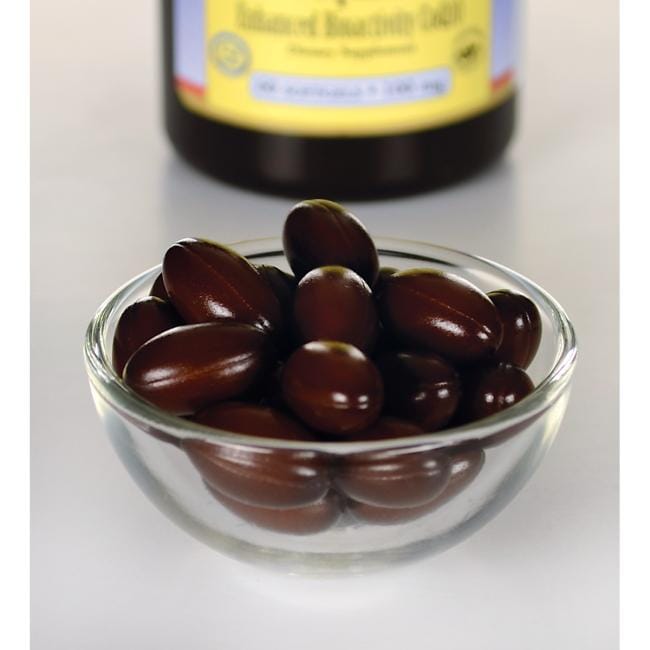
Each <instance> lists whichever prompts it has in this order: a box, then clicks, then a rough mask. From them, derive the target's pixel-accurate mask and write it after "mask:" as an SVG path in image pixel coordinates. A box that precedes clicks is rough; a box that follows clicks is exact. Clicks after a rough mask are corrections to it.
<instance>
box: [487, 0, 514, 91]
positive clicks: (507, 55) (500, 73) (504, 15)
mask: <svg viewBox="0 0 650 650" xmlns="http://www.w3.org/2000/svg"><path fill="white" fill-rule="evenodd" d="M519 5H520V0H493V1H492V79H493V80H497V79H503V78H505V77H507V76H508V75H514V73H515V68H516V63H517V50H518V43H517V31H518V30H517V27H518V21H519V15H518V14H519V9H520V6H519Z"/></svg>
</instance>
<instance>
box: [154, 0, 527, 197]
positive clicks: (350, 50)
mask: <svg viewBox="0 0 650 650" xmlns="http://www.w3.org/2000/svg"><path fill="white" fill-rule="evenodd" d="M520 4H521V0H300V2H296V1H295V0H163V52H164V92H165V122H166V128H167V132H168V134H169V137H170V139H171V141H172V143H173V145H174V146H175V148H176V149H177V151H178V152H179V153H180V154H181V155H182V156H183V157H184V158H185V159H187V160H188V161H189V162H191V163H192V164H193V165H195V166H197V167H199V168H200V169H202V170H204V171H205V172H208V173H210V174H212V175H214V176H216V177H218V178H221V179H224V180H226V181H229V182H233V183H236V184H240V185H245V186H248V187H254V188H257V189H261V190H267V191H272V192H278V193H283V194H293V195H301V196H327V197H330V198H333V199H340V198H354V197H359V198H361V197H367V198H372V197H378V196H384V195H389V194H400V193H408V192H412V191H418V190H423V189H429V188H434V187H437V186H441V185H445V184H449V183H452V182H455V181H459V180H461V179H463V178H465V177H467V176H470V175H471V174H473V173H475V172H477V171H479V170H481V169H482V168H484V167H485V166H486V165H488V164H489V163H491V162H493V161H495V160H496V159H497V158H498V157H499V156H500V155H501V153H502V152H503V151H504V149H505V148H506V145H507V144H508V142H509V140H510V138H511V136H512V132H513V127H514V121H515V103H516V90H517V78H516V63H517V61H516V53H517V47H518V42H517V41H518V28H519V17H518V13H519V10H520Z"/></svg>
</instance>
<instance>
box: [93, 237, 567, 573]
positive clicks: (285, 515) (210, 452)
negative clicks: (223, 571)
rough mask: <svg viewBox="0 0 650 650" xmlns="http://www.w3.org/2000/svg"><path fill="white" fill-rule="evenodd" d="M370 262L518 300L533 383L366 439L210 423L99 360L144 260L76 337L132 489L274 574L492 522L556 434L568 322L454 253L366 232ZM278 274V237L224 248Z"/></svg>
mask: <svg viewBox="0 0 650 650" xmlns="http://www.w3.org/2000/svg"><path fill="white" fill-rule="evenodd" d="M376 243H377V247H378V249H379V253H380V262H381V264H382V265H384V266H391V267H396V268H400V269H404V268H413V267H430V268H435V269H441V270H445V271H450V272H453V273H455V274H457V275H459V276H461V277H463V278H466V279H467V280H469V281H471V282H473V283H474V284H475V285H477V286H478V287H480V288H482V289H483V290H484V291H492V290H496V289H510V290H512V291H516V292H519V293H522V294H524V295H526V296H528V297H529V298H530V299H531V300H533V302H535V304H536V305H537V306H538V308H539V311H540V313H541V318H542V328H543V329H542V340H541V344H540V348H539V352H538V354H537V356H536V358H535V360H534V362H533V364H532V365H531V367H530V368H529V369H528V372H529V374H530V376H531V378H532V379H533V381H534V383H535V386H536V388H535V390H534V391H533V392H532V393H531V394H530V395H528V396H527V397H526V398H525V399H523V400H522V401H520V402H519V403H517V404H515V405H514V406H512V407H510V408H508V409H507V410H505V411H502V412H501V413H498V414H496V415H493V416H491V417H489V418H485V419H484V420H481V421H478V422H476V423H471V424H468V425H465V426H461V427H457V428H452V429H447V430H444V431H442V432H437V433H430V434H426V435H420V436H417V437H413V438H406V439H404V438H402V439H399V440H380V441H372V442H313V443H311V442H310V443H306V442H294V441H285V440H269V439H268V438H267V439H265V438H256V437H253V436H244V435H238V434H234V433H230V432H227V431H218V430H215V429H211V428H206V427H204V426H201V425H199V424H194V423H192V422H189V421H187V420H184V419H182V418H179V417H175V416H172V415H169V414H167V413H165V412H163V411H161V410H159V409H158V408H156V407H154V406H152V405H150V404H149V403H147V402H145V401H144V400H142V399H141V398H140V397H138V396H137V395H136V394H135V393H133V392H132V391H131V390H130V389H129V388H128V387H127V386H126V385H125V384H124V383H123V382H122V381H121V380H120V378H119V377H118V376H117V375H116V373H115V372H114V371H113V368H112V365H111V353H110V350H111V342H112V338H113V332H114V329H115V325H116V323H117V320H118V318H119V316H120V315H121V313H122V311H123V310H124V308H125V307H126V306H127V305H129V304H130V303H132V302H133V301H134V300H136V299H137V298H140V297H143V296H145V295H147V294H148V292H149V289H150V287H151V285H152V283H153V281H154V279H155V278H156V276H157V274H158V273H159V272H160V267H156V268H154V269H151V270H149V271H146V272H145V273H142V274H141V275H139V276H138V277H136V278H134V279H133V280H131V281H130V282H128V283H127V284H125V285H124V286H123V287H122V288H120V289H118V290H117V291H116V292H115V293H114V294H113V295H112V296H110V297H109V298H108V299H107V300H106V301H105V302H104V303H103V304H102V305H101V307H100V308H99V310H98V311H97V313H96V314H95V316H94V318H93V319H92V321H91V323H90V325H89V327H88V331H87V335H86V340H85V348H84V351H85V360H86V366H87V371H88V376H89V379H90V387H91V391H92V395H93V398H94V401H95V405H96V407H97V411H98V413H99V415H100V417H101V419H102V421H103V423H104V426H105V428H106V430H107V431H108V434H109V436H110V440H111V443H112V445H113V447H114V448H115V450H116V452H117V454H118V456H119V457H120V459H121V460H122V462H123V463H124V465H125V466H126V468H127V470H128V472H129V473H130V474H131V476H132V477H133V479H134V480H135V481H136V483H137V484H138V485H139V486H140V488H141V489H142V491H143V492H144V493H145V494H146V495H147V496H148V497H149V498H150V499H151V501H153V503H154V504H155V505H156V506H157V507H158V508H159V509H160V510H161V511H162V512H163V513H165V514H166V515H167V516H168V517H169V518H170V519H171V520H172V521H174V522H176V523H177V524H178V525H179V526H181V527H182V528H183V529H185V530H186V531H187V532H189V533H190V534H191V535H193V536H194V537H196V538H198V539H199V540H201V541H202V542H205V543H206V544H208V545H210V546H211V547H213V548H215V549H216V550H218V551H220V552H222V553H224V554H226V555H229V556H232V557H235V558H238V559H240V560H244V561H247V562H251V563H257V564H264V565H268V566H271V567H274V568H278V569H280V570H282V571H285V572H299V573H309V574H325V573H332V572H348V573H351V572H364V571H368V570H372V569H377V568H381V567H387V566H393V565H395V564H397V563H400V562H405V561H410V560H414V559H416V558H420V557H423V556H428V555H432V554H434V553H438V552H440V551H443V550H445V549H447V548H449V547H451V546H453V545H454V544H457V543H458V542H460V541H461V540H463V539H465V538H467V537H468V536H469V535H471V534H472V533H473V532H474V531H475V530H477V529H478V528H480V527H481V526H483V525H484V524H485V523H486V522H488V521H489V520H490V519H492V518H493V517H494V516H495V515H496V514H497V513H498V512H499V511H500V510H501V509H502V508H504V507H505V506H506V505H507V504H508V503H509V502H510V500H511V499H512V498H513V497H514V496H515V494H517V492H518V491H519V490H520V489H521V487H522V486H523V485H524V483H525V482H526V481H527V479H528V478H529V477H530V476H531V474H532V473H533V472H534V470H535V468H536V467H537V466H538V464H539V462H540V460H541V459H542V457H543V456H544V454H545V453H546V451H547V450H548V448H549V446H550V445H551V443H552V442H553V439H554V438H555V435H556V434H557V431H558V428H559V426H560V422H561V420H562V417H563V415H564V412H565V409H566V406H567V402H568V399H569V388H570V383H571V376H572V374H573V370H574V366H575V361H576V341H575V335H574V331H573V327H572V326H571V323H570V322H569V320H568V318H567V316H566V314H565V313H564V310H563V309H562V308H561V307H560V305H559V304H558V303H557V302H556V301H555V300H554V299H553V298H552V297H551V296H550V295H548V294H547V293H546V292H545V291H544V290H543V289H541V288H539V287H538V286H536V285H535V284H534V283H532V282H531V281H530V280H528V279H526V278H524V277H523V276H521V275H519V274H518V273H515V272H514V271H511V270H510V269H507V268H505V267H503V266H501V265H500V264H496V263H494V262H490V261H488V260H485V259H482V258H479V257H475V256H472V255H467V254H465V253H461V252H459V251H456V250H451V249H448V248H443V247H440V246H433V245H429V244H423V243H418V242H410V241H404V240H399V239H387V238H377V239H376ZM233 248H235V249H236V250H237V251H239V252H240V253H241V254H242V255H245V256H246V257H248V259H250V260H252V261H254V262H255V263H264V264H273V265H276V266H279V267H280V268H283V269H285V270H288V266H287V263H286V260H285V258H284V256H283V253H282V244H281V241H280V240H279V239H260V240H255V241H246V242H240V243H237V244H234V245H233Z"/></svg>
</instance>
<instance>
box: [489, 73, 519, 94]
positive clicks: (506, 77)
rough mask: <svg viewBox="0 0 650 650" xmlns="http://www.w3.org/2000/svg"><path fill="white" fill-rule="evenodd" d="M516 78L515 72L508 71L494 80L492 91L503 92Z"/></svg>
mask: <svg viewBox="0 0 650 650" xmlns="http://www.w3.org/2000/svg"><path fill="white" fill-rule="evenodd" d="M514 77H515V73H514V71H513V70H507V71H506V72H504V73H503V74H502V75H499V76H498V77H495V78H494V79H492V90H495V91H496V90H501V88H505V87H506V86H507V85H508V84H509V83H510V82H511V81H512V80H513V79H514Z"/></svg>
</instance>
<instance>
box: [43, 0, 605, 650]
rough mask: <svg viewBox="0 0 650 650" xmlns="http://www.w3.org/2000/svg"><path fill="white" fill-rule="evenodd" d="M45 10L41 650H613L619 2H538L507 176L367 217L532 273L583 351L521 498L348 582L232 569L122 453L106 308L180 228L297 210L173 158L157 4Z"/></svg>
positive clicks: (252, 226) (495, 172)
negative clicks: (88, 340)
mask: <svg viewBox="0 0 650 650" xmlns="http://www.w3.org/2000/svg"><path fill="white" fill-rule="evenodd" d="M32 7H33V11H32V16H33V18H32V20H33V24H32V30H33V33H32V75H33V77H32V107H33V109H32V110H33V117H32V123H33V131H32V133H33V135H32V151H33V157H32V166H33V171H32V212H33V215H32V285H33V291H32V300H33V309H32V323H33V325H32V328H33V329H32V403H33V407H32V408H33V415H32V428H33V431H32V560H33V567H32V572H33V575H32V601H33V607H32V617H33V619H32V620H33V622H32V626H33V633H32V634H33V646H32V647H33V648H34V650H41V649H43V650H44V649H47V650H57V649H61V650H71V649H72V650H76V649H77V648H79V649H84V650H100V649H106V650H108V649H110V650H114V649H115V648H138V649H139V650H145V649H148V648H152V649H154V648H155V649H156V650H161V649H162V650H166V649H168V648H170V649H171V648H183V649H186V650H203V649H207V648H219V650H230V649H240V648H245V649H248V648H257V647H270V648H282V649H283V650H303V649H305V648H309V649H310V650H321V649H325V648H330V647H338V648H353V647H370V648H374V649H375V650H389V649H391V650H392V649H393V648H395V647H396V646H402V647H414V648H430V647H444V648H446V649H447V650H476V649H481V650H490V649H495V650H511V649H512V650H522V649H523V650H537V649H539V650H548V649H549V648H553V649H558V650H562V649H564V648H571V650H577V649H585V650H612V648H615V647H616V645H617V636H618V630H617V611H618V609H617V603H618V596H617V573H618V564H617V552H618V539H617V519H618V510H617V497H618V476H617V454H618V435H617V420H618V407H617V389H618V380H617V367H616V366H617V354H618V300H617V285H618V253H617V250H618V246H617V241H618V231H617V214H618V181H617V178H618V148H617V138H618V133H617V131H618V100H617V97H618V81H617V68H618V56H617V34H618V17H617V3H615V2H613V1H608V2H590V1H589V0H573V2H568V3H567V2H563V1H561V0H548V1H547V2H529V3H527V8H528V15H527V20H526V23H527V25H526V57H525V70H526V72H525V77H526V87H525V93H524V97H523V106H522V112H521V118H522V119H521V127H520V130H519V133H518V135H517V138H516V142H515V143H514V145H513V146H512V148H511V149H510V151H509V153H508V155H507V156H506V158H505V159H504V160H503V162H502V163H500V164H499V165H497V166H496V167H494V168H493V169H492V170H491V171H489V172H488V173H486V174H484V175H482V176H481V177H479V178H477V179H475V180H473V181H471V182H468V183H466V184H463V185H461V186H459V187H455V188H452V189H449V190H446V191H443V192H440V193H436V194H430V195H422V196H417V197H414V198H408V199H402V200H393V201H384V202H378V203H364V204H353V205H352V206H351V207H352V208H353V209H354V210H355V211H357V212H358V214H360V215H361V217H362V218H363V219H364V220H365V221H366V222H367V224H368V226H369V228H370V229H371V230H372V231H373V232H374V233H376V234H389V235H390V234H396V233H398V234H400V235H402V236H407V237H408V238H412V239H421V240H424V241H436V242H438V243H441V244H446V245H450V246H454V247H459V248H462V249H465V250H468V251H472V252H476V253H479V254H481V255H484V256H486V257H489V258H492V259H496V260H499V261H501V262H503V263H504V264H506V265H508V266H511V267H514V268H516V269H518V270H519V271H521V272H522V273H524V274H525V275H528V276H529V277H531V278H533V279H534V280H536V281H537V282H538V283H539V284H541V285H542V286H544V287H545V288H546V289H548V290H549V291H550V292H551V293H552V294H554V295H555V296H556V297H557V298H558V299H559V300H560V302H561V303H562V304H563V305H564V306H565V308H566V309H567V310H568V312H569V314H570V316H571V317H572V319H573V320H574V322H575V326H576V329H577V331H578V335H579V340H580V347H581V351H580V361H579V368H578V372H577V374H576V378H575V386H574V391H573V397H572V402H571V404H570V407H569V410H568V413H567V416H566V419H565V421H564V424H563V426H562V430H561V432H560V436H559V438H558V440H557V442H556V444H555V446H554V447H553V448H552V450H551V451H550V453H549V455H548V456H547V458H546V460H545V462H544V463H543V465H542V466H541V468H540V469H539V471H538V472H537V473H536V474H535V476H534V477H533V478H532V480H531V481H530V482H529V484H528V485H527V486H526V487H525V488H524V490H523V491H522V492H521V494H520V495H519V496H518V497H517V498H516V500H515V501H514V502H513V503H512V504H511V506H510V507H509V508H507V509H506V510H505V511H504V512H503V513H502V514H501V515H500V516H499V517H498V518H497V519H496V520H494V521H493V522H491V523H490V524H489V525H488V526H486V527H485V528H484V529H483V530H481V531H480V532H479V533H477V534H476V535H474V536H473V537H472V538H471V539H469V540H468V541H466V542H465V543H463V544H461V545H459V546H457V547H455V548H454V549H452V550H450V551H448V552H447V553H445V554H443V555H440V556H438V557H435V558H432V559H430V560H426V561H424V562H421V563H418V564H415V565H412V566H410V567H406V568H404V569H401V570H399V571H396V572H392V573H390V574H387V575H381V574H380V575H374V576H370V577H364V578H358V579H355V580H345V581H343V582H341V581H328V582H314V581H310V580H305V579H296V578H284V577H269V575H267V574H265V573H264V574H261V573H258V572H256V571H254V570H252V569H250V568H247V567H245V566H244V565H240V564H238V563H236V562H234V561H232V560H228V559H225V558H222V557H220V556H219V555H217V554H216V553H214V552H213V551H211V550H210V549H208V548H206V547H204V546H202V545H201V544H200V543H199V542H197V541H195V540H193V539H192V538H190V537H189V536H188V535H186V534H185V533H184V532H183V531H182V530H180V529H178V528H176V527H175V526H174V525H173V524H171V523H170V522H169V521H167V520H166V519H165V518H164V517H163V516H162V515H161V514H159V513H158V512H157V511H156V510H155V509H154V508H153V507H152V506H151V505H150V504H149V503H148V502H147V500H146V499H145V497H144V496H143V495H142V494H141V493H140V492H139V490H138V488H137V487H136V486H135V484H134V483H133V482H132V481H131V480H130V479H129V477H128V476H127V474H126V471H125V470H124V468H123V467H122V466H121V465H120V463H119V461H118V459H117V457H116V455H115V454H114V453H113V451H112V449H111V447H110V446H109V443H108V440H107V438H106V436H105V435H104V434H103V432H102V430H101V426H100V423H99V421H98V419H97V417H96V415H95V412H94V409H93V405H92V403H91V399H90V396H89V393H88V389H87V385H86V379H85V376H84V369H83V365H82V358H81V342H82V337H83V333H84V329H85V327H86V324H87V322H88V320H89V318H90V316H91V315H92V313H93V311H94V310H95V308H96V307H97V305H98V303H99V302H100V301H101V300H102V299H103V298H104V297H105V296H106V295H107V294H108V293H109V292H110V291H112V290H113V289H114V288H115V287H116V286H117V285H118V284H120V283H122V282H123V281H125V280H126V279H128V278H130V277H131V276H133V275H135V274H136V273H138V272H139V271H141V270H142V269H144V268H147V267H149V266H152V265H153V264H155V263H157V262H158V260H159V258H160V255H161V251H163V250H164V248H165V247H166V246H167V245H168V244H169V243H170V242H172V241H173V240H175V239H177V238H180V237H183V236H187V235H195V234H198V235H208V236H212V237H213V238H216V239H221V240H237V239H243V238H248V237H250V236H251V235H253V234H254V235H256V236H262V235H274V234H276V233H277V232H278V231H279V229H280V227H281V222H282V219H283V215H284V214H285V213H286V211H287V208H288V207H289V206H290V205H291V201H289V200H285V199H278V198H269V197H267V196H263V195H258V194H254V193H251V192H245V191H242V190H238V189H234V188H231V187H227V186H225V185H222V184H220V183H217V182H213V181H211V180H208V179H207V178H205V177H203V176H201V175H199V174H197V173H196V172H194V171H193V170H191V169H189V168H188V167H187V166H186V165H185V164H183V163H182V162H180V161H179V160H178V159H177V158H176V157H175V155H174V154H173V152H172V151H171V149H170V147H169V145H168V143H167V141H166V139H165V137H164V135H163V132H162V129H161V124H160V121H161V120H160V113H159V112H160V107H159V101H158V100H159V92H158V41H157V38H158V31H157V27H158V21H157V9H158V7H157V3H152V2H127V1H126V0H119V1H118V0H115V1H114V2H104V1H99V0H92V1H87V2H83V3H82V2H72V1H71V0H65V1H61V2H49V1H48V0H35V1H34V2H33V3H32ZM398 217H399V220H398Z"/></svg>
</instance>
